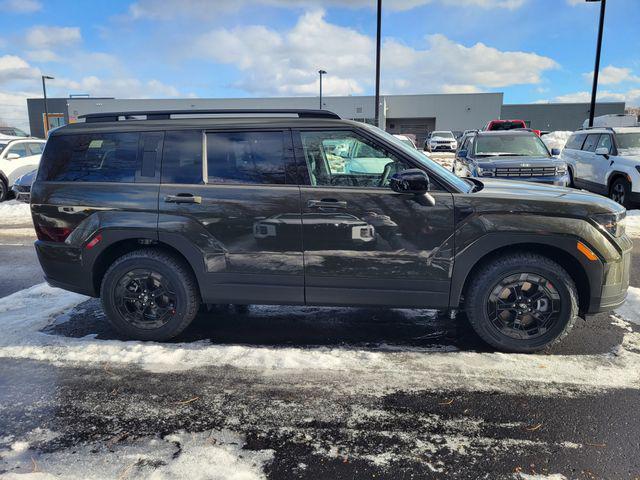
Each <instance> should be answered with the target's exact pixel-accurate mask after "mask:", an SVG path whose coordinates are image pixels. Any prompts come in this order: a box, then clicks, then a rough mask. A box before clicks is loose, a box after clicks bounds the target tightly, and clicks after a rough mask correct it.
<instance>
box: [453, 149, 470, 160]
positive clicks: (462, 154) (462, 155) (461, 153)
mask: <svg viewBox="0 0 640 480" xmlns="http://www.w3.org/2000/svg"><path fill="white" fill-rule="evenodd" d="M467 155H468V152H467V151H466V150H458V154H457V155H456V157H458V158H467Z"/></svg>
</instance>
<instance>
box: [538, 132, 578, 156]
mask: <svg viewBox="0 0 640 480" xmlns="http://www.w3.org/2000/svg"><path fill="white" fill-rule="evenodd" d="M572 133H573V132H567V131H563V130H558V131H555V132H550V133H547V134H546V135H542V136H541V137H540V139H541V140H542V141H543V142H544V143H545V145H546V146H547V148H548V149H549V151H551V149H552V148H558V149H560V150H562V149H563V148H564V146H565V144H566V143H567V140H568V139H569V137H570V136H571V134H572Z"/></svg>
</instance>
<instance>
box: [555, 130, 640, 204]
mask: <svg viewBox="0 0 640 480" xmlns="http://www.w3.org/2000/svg"><path fill="white" fill-rule="evenodd" d="M560 158H561V159H562V160H564V161H565V162H567V165H568V167H569V174H570V176H571V181H572V184H573V185H574V186H575V187H578V188H584V189H586V190H590V191H592V192H596V193H599V194H601V195H605V196H608V197H609V198H611V199H613V200H615V201H616V202H618V203H619V204H621V205H624V206H625V207H627V208H629V207H630V206H632V205H634V204H637V203H639V202H640V127H613V128H612V127H598V128H588V129H584V130H578V131H577V132H574V133H573V134H572V135H571V136H570V137H569V139H568V140H567V143H566V145H565V147H564V149H563V150H562V153H561V154H560Z"/></svg>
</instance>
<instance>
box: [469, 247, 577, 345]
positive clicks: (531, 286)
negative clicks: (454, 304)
mask: <svg viewBox="0 0 640 480" xmlns="http://www.w3.org/2000/svg"><path fill="white" fill-rule="evenodd" d="M465 310H466V312H467V316H468V318H469V322H470V323H471V325H472V326H473V328H474V330H475V331H476V332H477V333H478V335H479V336H480V337H482V339H483V340H484V341H485V342H487V343H488V344H490V345H491V346H493V347H495V348H497V349H499V350H503V351H507V352H521V353H529V352H536V351H539V350H543V349H545V348H547V347H549V346H551V345H553V344H554V343H556V342H559V341H560V340H561V339H562V338H564V337H565V336H566V335H567V334H568V333H569V331H570V330H571V328H572V327H573V324H574V323H575V319H576V317H577V314H578V294H577V291H576V287H575V283H574V282H573V280H572V279H571V277H570V276H569V274H568V273H567V272H566V271H565V270H564V269H563V268H562V267H561V266H560V265H558V264H557V263H556V262H554V261H552V260H550V259H548V258H546V257H543V256H541V255H534V254H528V253H520V254H510V255H508V256H505V257H503V258H499V259H496V260H494V261H492V262H490V263H488V264H486V265H484V266H483V267H482V268H481V269H480V270H479V271H478V272H477V273H476V274H475V275H474V277H473V278H472V279H471V283H470V286H469V288H468V290H467V293H466V299H465Z"/></svg>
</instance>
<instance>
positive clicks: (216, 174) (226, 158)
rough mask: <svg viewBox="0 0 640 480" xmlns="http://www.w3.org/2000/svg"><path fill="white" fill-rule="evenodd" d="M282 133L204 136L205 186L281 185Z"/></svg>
mask: <svg viewBox="0 0 640 480" xmlns="http://www.w3.org/2000/svg"><path fill="white" fill-rule="evenodd" d="M285 155H286V149H285V137H284V132H281V131H278V132H220V133H207V171H208V177H209V178H208V181H209V183H246V184H283V183H285V163H286V162H285Z"/></svg>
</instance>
